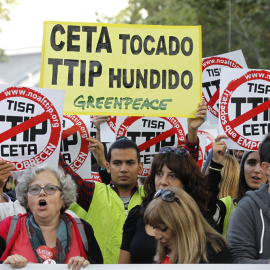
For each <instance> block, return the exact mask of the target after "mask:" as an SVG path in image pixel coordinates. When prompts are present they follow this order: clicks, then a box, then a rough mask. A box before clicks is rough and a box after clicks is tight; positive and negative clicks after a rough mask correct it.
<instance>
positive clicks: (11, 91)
mask: <svg viewBox="0 0 270 270" xmlns="http://www.w3.org/2000/svg"><path fill="white" fill-rule="evenodd" d="M23 93H24V94H23ZM12 97H22V98H25V99H29V100H31V101H33V102H36V103H37V104H39V105H40V106H41V107H42V108H43V109H44V112H43V113H41V114H39V115H36V116H35V117H33V118H31V119H29V120H27V121H25V122H23V123H21V124H19V125H17V126H15V127H13V128H11V129H9V130H6V131H5V132H3V133H2V134H1V136H0V143H2V142H3V141H6V140H8V139H10V138H12V137H13V136H15V135H17V134H19V133H21V132H23V131H25V130H28V129H30V128H31V127H33V126H36V125H37V124H40V123H43V122H45V121H46V120H49V121H50V124H51V134H50V138H49V141H48V143H47V145H46V146H45V148H44V149H43V150H42V151H41V152H40V153H39V154H37V155H36V156H35V157H32V158H30V159H28V160H24V161H22V162H16V161H13V162H12V163H13V164H14V165H15V167H16V169H15V170H24V169H26V168H27V167H29V164H30V166H32V165H31V164H39V163H42V162H44V161H45V160H47V159H48V158H49V157H50V156H51V155H52V154H53V153H54V152H55V150H56V147H57V145H58V142H59V139H60V135H61V121H60V118H59V115H58V113H57V110H56V109H55V107H54V106H53V104H52V103H51V102H50V101H49V100H48V99H47V98H46V97H45V96H43V95H42V94H41V93H40V92H37V91H35V90H33V89H31V88H27V87H9V88H7V89H6V90H5V91H3V92H1V93H0V101H3V100H5V99H7V98H12ZM45 102H46V105H47V107H48V108H50V109H52V112H48V110H47V111H46V107H45V105H44V103H45ZM54 122H55V123H58V124H59V125H58V126H55V125H54V126H53V123H54ZM51 145H53V146H55V150H53V151H51V152H50V153H48V151H46V153H45V152H44V151H45V150H46V149H47V147H48V148H51ZM43 154H44V155H43ZM0 158H1V157H0ZM1 159H3V158H1Z"/></svg>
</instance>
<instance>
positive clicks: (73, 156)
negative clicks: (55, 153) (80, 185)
mask: <svg viewBox="0 0 270 270" xmlns="http://www.w3.org/2000/svg"><path fill="white" fill-rule="evenodd" d="M62 126H63V132H62V141H61V153H62V155H63V158H64V160H65V161H66V162H67V164H68V165H69V166H70V168H71V169H72V170H73V171H75V172H76V173H77V174H79V175H80V176H81V177H82V178H83V179H91V155H90V154H89V152H88V144H89V142H88V141H86V138H89V134H90V117H89V116H87V115H64V117H63V122H62Z"/></svg>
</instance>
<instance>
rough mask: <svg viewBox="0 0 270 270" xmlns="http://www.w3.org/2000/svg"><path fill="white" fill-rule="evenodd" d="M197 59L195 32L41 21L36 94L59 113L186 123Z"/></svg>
mask: <svg viewBox="0 0 270 270" xmlns="http://www.w3.org/2000/svg"><path fill="white" fill-rule="evenodd" d="M201 59H202V55H201V27H200V26H149V25H115V24H97V23H70V22H45V23H44V33H43V48H42V64H41V78H40V87H44V88H50V89H63V90H65V107H64V113H65V114H80V115H85V114H89V115H129V116H167V117H194V116H195V113H196V109H197V107H198V104H199V103H200V102H201V100H202V64H201V61H202V60H201Z"/></svg>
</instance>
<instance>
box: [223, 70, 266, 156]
mask: <svg viewBox="0 0 270 270" xmlns="http://www.w3.org/2000/svg"><path fill="white" fill-rule="evenodd" d="M269 94H270V71H268V70H251V69H237V70H232V69H222V72H221V84H220V100H219V103H220V111H219V113H220V122H219V133H220V134H226V135H227V136H228V137H229V138H230V140H226V144H227V147H228V148H229V149H239V150H252V151H256V150H258V146H259V144H260V142H261V140H262V139H263V138H264V137H265V135H266V134H267V133H268V132H269V131H270V117H269V115H270V114H269V113H270V110H269V109H270V100H269Z"/></svg>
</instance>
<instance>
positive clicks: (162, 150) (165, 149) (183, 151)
mask: <svg viewBox="0 0 270 270" xmlns="http://www.w3.org/2000/svg"><path fill="white" fill-rule="evenodd" d="M170 152H173V153H175V154H176V155H178V156H185V155H188V154H189V151H188V150H187V149H185V148H174V147H169V146H165V147H161V148H160V150H159V153H161V154H164V153H170Z"/></svg>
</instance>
